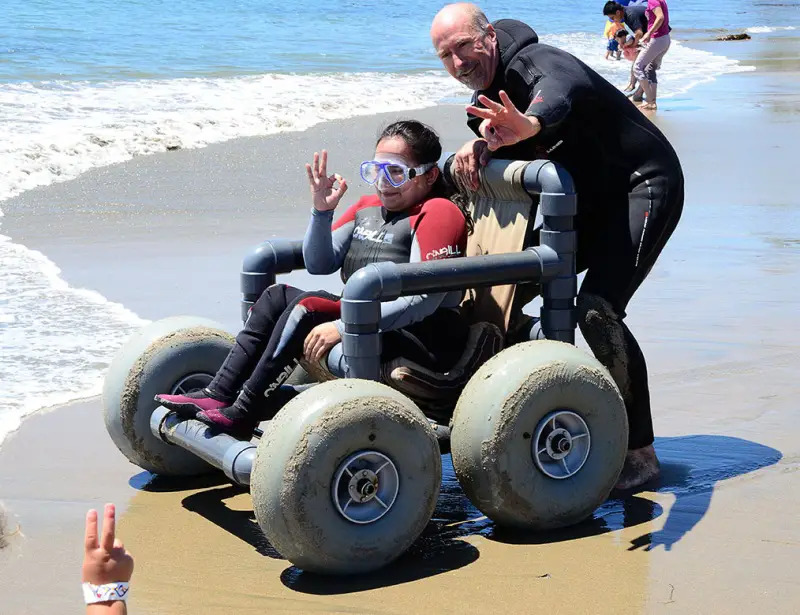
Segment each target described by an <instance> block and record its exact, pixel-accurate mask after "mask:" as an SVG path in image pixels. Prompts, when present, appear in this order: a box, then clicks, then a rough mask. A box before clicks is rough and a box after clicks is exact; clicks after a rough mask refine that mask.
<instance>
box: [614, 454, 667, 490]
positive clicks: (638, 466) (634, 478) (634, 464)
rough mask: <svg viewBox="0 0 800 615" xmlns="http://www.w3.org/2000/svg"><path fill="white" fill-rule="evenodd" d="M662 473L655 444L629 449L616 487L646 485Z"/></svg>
mask: <svg viewBox="0 0 800 615" xmlns="http://www.w3.org/2000/svg"><path fill="white" fill-rule="evenodd" d="M659 474H661V466H660V465H659V463H658V457H656V449H654V448H653V445H652V444H651V445H650V446H645V447H643V448H637V449H634V450H630V451H628V454H627V455H625V465H624V466H622V473H621V474H620V475H619V480H618V481H617V484H616V486H615V487H614V488H615V489H633V488H634V487H639V486H640V485H644V484H645V483H646V482H648V481H651V480H653V479H654V478H656V477H657V476H658V475H659Z"/></svg>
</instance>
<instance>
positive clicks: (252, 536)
mask: <svg viewBox="0 0 800 615" xmlns="http://www.w3.org/2000/svg"><path fill="white" fill-rule="evenodd" d="M247 492H248V491H247V489H244V488H242V487H239V486H237V485H232V484H227V485H225V486H223V487H219V488H217V489H206V490H204V491H198V492H197V493H193V494H192V495H189V496H186V497H185V498H183V500H182V501H181V504H183V507H184V508H185V509H186V510H189V511H191V512H193V513H196V514H198V515H200V516H202V517H204V518H205V519H207V520H208V521H210V522H211V523H213V524H214V525H216V526H217V527H219V528H221V529H223V530H225V531H226V532H228V533H230V534H232V535H233V536H236V537H237V538H238V539H239V540H242V541H243V542H246V543H247V544H249V545H250V546H251V547H253V549H255V550H256V552H257V553H258V554H259V555H263V556H264V557H269V558H272V559H286V558H285V557H283V556H282V555H281V554H280V553H278V552H277V551H276V550H275V548H274V547H273V546H272V545H271V544H270V543H269V541H268V540H267V538H266V536H264V534H263V532H262V531H261V527H259V525H258V522H257V521H256V514H255V513H254V512H253V511H252V510H232V509H230V508H228V506H226V505H225V500H227V499H229V498H232V497H235V496H237V495H240V494H242V493H247Z"/></svg>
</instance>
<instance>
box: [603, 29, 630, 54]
mask: <svg viewBox="0 0 800 615" xmlns="http://www.w3.org/2000/svg"><path fill="white" fill-rule="evenodd" d="M620 32H624V33H626V34H627V31H626V30H625V26H623V25H622V24H621V23H617V22H616V21H614V20H613V19H609V20H607V21H606V27H605V30H604V31H603V36H605V37H606V40H607V41H608V42H607V43H606V60H608V59H609V58H611V57H612V56H613V57H614V58H615V59H617V60H619V58H620V55H621V54H622V50H621V49H620V46H619V40H618V39H617V34H619V33H620Z"/></svg>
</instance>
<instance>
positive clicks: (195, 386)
mask: <svg viewBox="0 0 800 615" xmlns="http://www.w3.org/2000/svg"><path fill="white" fill-rule="evenodd" d="M213 379H214V375H213V374H205V373H203V372H197V373H195V374H189V375H188V376H184V377H183V378H181V379H180V380H178V382H176V383H175V385H174V386H173V387H172V390H171V391H170V392H169V394H170V395H186V394H187V393H192V392H194V391H199V390H200V389H204V388H206V387H207V386H208V385H209V384H211V381H212V380H213Z"/></svg>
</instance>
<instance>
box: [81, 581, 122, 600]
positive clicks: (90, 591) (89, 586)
mask: <svg viewBox="0 0 800 615" xmlns="http://www.w3.org/2000/svg"><path fill="white" fill-rule="evenodd" d="M129 591H130V585H129V584H128V583H123V582H119V583H106V584H105V585H94V584H93V583H84V584H83V599H84V600H85V601H86V604H94V603H95V602H113V601H117V600H122V601H123V602H125V600H127V599H128V592H129Z"/></svg>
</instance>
